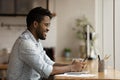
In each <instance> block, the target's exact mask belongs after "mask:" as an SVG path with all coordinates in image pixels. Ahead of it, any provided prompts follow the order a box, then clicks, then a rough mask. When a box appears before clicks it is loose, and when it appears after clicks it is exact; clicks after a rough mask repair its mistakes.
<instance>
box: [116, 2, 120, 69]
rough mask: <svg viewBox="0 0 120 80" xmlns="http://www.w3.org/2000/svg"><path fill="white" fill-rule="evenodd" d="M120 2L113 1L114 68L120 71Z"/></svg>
mask: <svg viewBox="0 0 120 80" xmlns="http://www.w3.org/2000/svg"><path fill="white" fill-rule="evenodd" d="M119 60H120V0H115V68H116V69H118V70H120V61H119Z"/></svg>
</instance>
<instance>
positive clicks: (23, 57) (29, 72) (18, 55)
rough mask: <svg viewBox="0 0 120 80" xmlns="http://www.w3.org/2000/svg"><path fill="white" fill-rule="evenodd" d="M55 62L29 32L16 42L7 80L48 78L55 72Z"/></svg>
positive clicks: (11, 55) (24, 33) (10, 59)
mask: <svg viewBox="0 0 120 80" xmlns="http://www.w3.org/2000/svg"><path fill="white" fill-rule="evenodd" d="M54 63H55V62H53V61H52V60H50V58H49V57H48V56H47V55H46V52H45V51H44V50H43V46H42V45H41V43H40V40H39V41H36V40H35V38H34V36H33V35H32V33H31V32H30V31H29V30H26V31H25V32H23V33H22V34H21V36H20V37H19V38H18V39H17V40H16V42H15V44H14V46H13V48H12V52H11V54H10V58H9V64H8V70H7V80H39V79H40V78H42V77H45V78H47V77H48V76H49V75H50V73H51V72H52V70H53V64H54Z"/></svg>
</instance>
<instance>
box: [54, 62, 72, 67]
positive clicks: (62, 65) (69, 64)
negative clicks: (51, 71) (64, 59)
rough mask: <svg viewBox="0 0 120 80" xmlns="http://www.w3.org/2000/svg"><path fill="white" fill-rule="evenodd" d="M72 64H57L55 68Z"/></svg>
mask: <svg viewBox="0 0 120 80" xmlns="http://www.w3.org/2000/svg"><path fill="white" fill-rule="evenodd" d="M68 65H70V64H61V63H55V64H54V65H53V66H68Z"/></svg>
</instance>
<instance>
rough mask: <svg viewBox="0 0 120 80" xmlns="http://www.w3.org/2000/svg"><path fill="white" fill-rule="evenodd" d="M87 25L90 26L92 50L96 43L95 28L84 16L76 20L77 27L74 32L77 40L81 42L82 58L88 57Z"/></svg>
mask: <svg viewBox="0 0 120 80" xmlns="http://www.w3.org/2000/svg"><path fill="white" fill-rule="evenodd" d="M87 25H89V26H90V44H91V45H90V48H91V49H92V48H94V42H95V39H96V36H95V30H94V27H93V26H92V25H91V23H90V22H89V21H88V19H87V18H86V17H85V16H83V17H81V18H78V19H76V26H75V27H73V30H74V31H75V33H76V37H77V39H79V41H80V45H79V46H80V56H81V57H86V56H87V46H86V40H87Z"/></svg>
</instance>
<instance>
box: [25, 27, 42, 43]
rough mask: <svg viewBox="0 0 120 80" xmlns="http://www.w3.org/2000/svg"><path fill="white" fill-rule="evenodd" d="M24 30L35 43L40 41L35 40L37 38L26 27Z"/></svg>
mask: <svg viewBox="0 0 120 80" xmlns="http://www.w3.org/2000/svg"><path fill="white" fill-rule="evenodd" d="M26 31H27V33H28V34H29V36H30V38H31V39H32V40H33V41H34V42H35V43H36V44H37V43H38V42H39V41H40V40H38V41H37V40H36V39H35V37H34V36H33V34H32V33H31V32H30V31H29V30H28V29H27V30H26Z"/></svg>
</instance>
